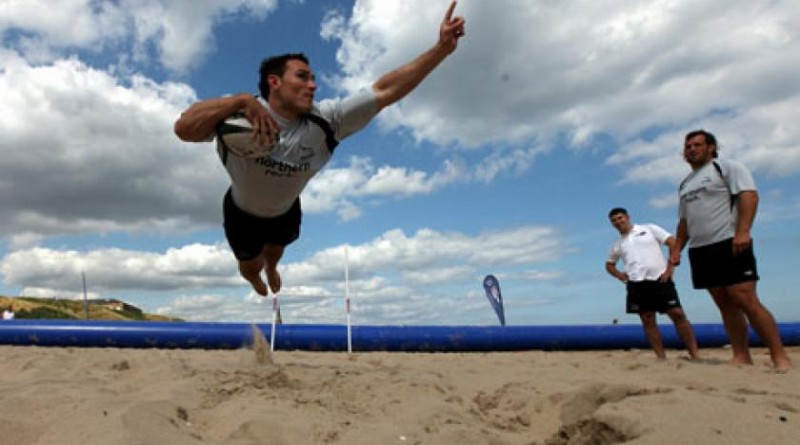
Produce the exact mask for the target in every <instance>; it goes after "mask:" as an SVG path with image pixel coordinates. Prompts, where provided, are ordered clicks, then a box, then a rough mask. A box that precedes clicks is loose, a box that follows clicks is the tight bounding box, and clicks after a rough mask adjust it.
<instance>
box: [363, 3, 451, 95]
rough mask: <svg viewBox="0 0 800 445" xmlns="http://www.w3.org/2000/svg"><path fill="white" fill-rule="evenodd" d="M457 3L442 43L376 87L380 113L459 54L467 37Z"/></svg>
mask: <svg viewBox="0 0 800 445" xmlns="http://www.w3.org/2000/svg"><path fill="white" fill-rule="evenodd" d="M455 7H456V1H455V0H453V2H452V3H450V7H449V8H448V9H447V13H446V14H445V16H444V19H443V20H442V24H441V26H440V27H439V41H438V42H436V44H435V45H434V46H433V47H432V48H431V49H429V50H428V51H425V52H424V53H422V54H420V55H419V56H418V57H417V58H416V59H414V60H412V61H411V62H409V63H407V64H405V65H403V66H401V67H400V68H397V69H396V70H394V71H390V72H388V73H386V74H384V75H383V76H382V77H381V78H380V79H378V81H377V82H375V83H374V84H373V85H372V89H373V91H375V99H376V102H377V105H378V111H380V110H382V109H383V108H385V107H387V106H389V105H391V104H393V103H395V102H397V101H398V100H400V99H402V98H403V97H405V96H406V95H407V94H408V93H410V92H411V91H413V90H414V88H416V87H417V85H419V84H420V82H422V80H423V79H425V77H427V76H428V74H430V73H431V71H433V70H434V68H436V67H437V66H438V65H439V63H441V62H442V60H444V59H445V58H446V57H447V56H448V55H450V54H451V53H452V52H453V51H455V49H456V47H457V46H458V39H460V38H461V37H462V36H464V25H465V23H466V21H465V20H464V18H463V17H453V10H454V9H455Z"/></svg>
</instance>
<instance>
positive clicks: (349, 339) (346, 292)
mask: <svg viewBox="0 0 800 445" xmlns="http://www.w3.org/2000/svg"><path fill="white" fill-rule="evenodd" d="M344 302H345V310H346V311H347V353H348V354H352V353H353V330H352V327H351V324H350V259H349V257H348V255H347V246H344Z"/></svg>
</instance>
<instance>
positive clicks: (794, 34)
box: [323, 0, 800, 182]
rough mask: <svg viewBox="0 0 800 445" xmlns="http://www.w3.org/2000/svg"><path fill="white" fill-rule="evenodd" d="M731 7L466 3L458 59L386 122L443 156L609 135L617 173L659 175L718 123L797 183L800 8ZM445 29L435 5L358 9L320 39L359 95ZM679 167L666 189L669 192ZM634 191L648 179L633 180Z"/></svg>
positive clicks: (331, 20)
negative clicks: (439, 148) (622, 169)
mask: <svg viewBox="0 0 800 445" xmlns="http://www.w3.org/2000/svg"><path fill="white" fill-rule="evenodd" d="M729 6H730V5H729V4H728V3H726V2H724V1H722V0H709V1H703V2H689V3H675V2H671V1H666V0H664V1H649V2H645V3H631V2H626V1H614V2H603V3H596V4H592V5H588V4H586V3H584V2H569V1H562V2H538V3H535V4H530V3H528V4H525V5H522V4H520V3H519V2H515V1H513V0H500V1H498V2H462V3H460V4H459V5H458V8H457V13H458V14H462V15H464V16H466V17H467V19H468V22H467V36H466V37H465V38H464V39H463V40H462V42H461V44H460V47H459V49H458V51H457V52H456V53H455V54H454V55H453V56H452V57H451V58H450V59H448V60H446V61H445V62H444V63H443V64H442V66H441V67H439V68H438V69H437V71H436V72H434V73H433V74H432V75H431V76H430V78H428V79H426V81H425V82H424V84H423V85H421V87H420V88H419V90H418V92H417V94H413V95H411V96H409V97H407V98H406V99H404V100H403V101H402V103H401V104H400V105H399V106H396V107H392V108H390V109H387V110H386V112H385V113H382V116H381V120H382V124H383V125H384V126H385V127H386V128H388V129H398V128H407V129H409V130H410V131H411V132H412V133H413V135H414V136H415V137H416V138H417V139H418V140H429V141H433V142H434V143H436V144H439V145H448V144H450V143H453V142H457V143H458V144H459V145H461V146H464V147H484V146H495V145H503V146H506V147H508V148H505V150H515V149H516V148H514V146H515V143H516V144H517V145H518V144H524V143H525V141H532V140H536V141H539V143H540V144H542V146H543V147H549V146H550V145H552V144H553V143H554V142H562V141H563V140H566V141H567V142H568V145H569V146H572V147H574V148H583V147H590V146H591V145H592V143H593V141H594V140H595V138H597V137H600V136H608V137H611V138H612V139H613V140H615V141H617V142H618V143H619V144H621V145H623V151H624V150H625V149H626V147H627V148H628V149H629V151H630V153H628V157H627V158H625V159H622V158H619V157H613V158H612V159H611V160H610V162H612V163H614V162H620V163H621V165H622V166H627V165H628V163H629V162H633V163H634V165H642V166H643V167H642V168H644V169H650V170H652V171H659V172H662V171H664V170H662V169H660V168H659V167H660V166H659V165H658V164H661V163H664V162H665V161H667V160H669V161H670V162H672V161H674V160H675V156H674V152H672V151H670V148H674V147H678V146H679V144H680V142H681V141H680V135H679V134H678V133H680V132H683V131H685V130H686V129H687V128H690V127H695V126H706V127H712V125H713V128H715V129H719V132H720V133H725V134H730V135H732V136H731V138H734V139H735V138H736V136H733V135H741V137H742V139H743V140H742V141H741V144H736V146H738V147H741V151H742V152H744V151H745V150H744V149H749V148H758V147H763V148H762V149H761V150H756V151H749V150H748V151H747V158H748V161H754V163H755V166H756V168H759V169H763V170H768V171H771V172H775V173H778V174H789V173H796V172H798V171H800V162H798V160H797V157H798V155H797V153H800V130H798V129H797V128H796V126H791V125H790V124H788V123H789V122H795V121H797V120H798V118H800V116H799V115H798V113H800V112H799V111H798V110H800V107H799V106H798V105H800V84H798V83H797V82H796V81H794V80H793V79H796V78H799V77H800V39H799V38H798V37H800V31H799V30H798V28H797V27H796V26H794V23H796V22H797V21H798V20H800V5H796V4H794V3H788V2H773V3H763V2H747V3H741V4H737V5H736V7H735V8H731V7H729ZM410 16H413V17H414V20H413V21H412V20H408V17H410ZM440 20H441V11H440V10H439V9H437V8H434V7H432V6H431V5H430V3H429V2H398V3H390V4H386V2H383V1H380V0H362V1H358V2H357V3H356V5H355V7H354V9H353V11H352V14H351V15H350V16H349V17H348V16H345V15H343V14H338V15H337V14H331V15H329V16H328V20H327V22H326V23H325V26H323V31H324V32H323V35H324V36H326V37H327V38H329V39H331V40H335V41H338V42H339V43H340V48H339V51H338V53H337V59H338V60H339V62H340V63H341V66H342V71H343V74H342V75H341V78H339V79H337V80H338V81H339V84H340V85H341V86H342V88H343V89H345V90H347V91H353V90H355V89H357V88H359V87H361V86H363V85H365V84H369V82H371V80H373V79H375V78H377V77H378V76H379V75H380V74H381V73H383V72H385V71H388V70H389V69H391V68H393V67H396V66H398V65H400V64H402V63H404V62H405V61H407V60H409V59H410V58H412V57H413V56H414V55H415V54H416V53H417V52H419V51H421V50H423V49H426V48H427V47H429V46H430V45H431V44H432V43H433V42H434V39H435V37H436V35H435V33H434V31H433V30H435V29H436V28H437V26H438V23H439V21H440ZM412 23H413V24H412ZM420 30H431V31H430V32H429V33H428V34H426V33H425V32H421V31H420ZM653 132H654V133H655V134H657V135H658V134H661V133H662V132H663V133H664V134H665V135H668V136H669V138H668V141H667V140H665V141H659V142H663V143H664V144H663V145H662V144H658V148H659V150H658V151H656V150H652V148H655V147H653V146H652V144H650V142H652V141H650V140H649V139H645V138H642V137H641V135H642V134H643V133H649V134H652V133H653ZM564 136H566V139H564ZM676 136H677V138H676ZM498 141H502V144H497V142H498ZM737 151H738V150H737ZM779 153H780V154H781V155H785V156H788V159H787V158H784V157H783V156H776V155H777V154H779ZM677 164H678V165H677V166H675V167H672V168H669V169H667V170H666V172H667V173H666V174H664V175H660V176H659V177H658V178H659V179H660V180H664V181H666V180H670V181H674V179H675V178H676V177H678V176H680V175H681V170H680V169H681V167H682V166H681V165H680V162H679V161H678V162H677ZM627 179H629V180H631V181H634V182H636V181H641V180H649V181H652V180H653V179H652V176H649V175H640V174H639V173H638V172H635V171H634V172H632V173H630V175H629V176H628V178H627Z"/></svg>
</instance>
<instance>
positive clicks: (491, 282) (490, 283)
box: [483, 275, 506, 326]
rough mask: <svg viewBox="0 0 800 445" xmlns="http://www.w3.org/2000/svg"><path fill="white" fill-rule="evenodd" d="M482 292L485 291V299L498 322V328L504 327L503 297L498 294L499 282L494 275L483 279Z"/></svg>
mask: <svg viewBox="0 0 800 445" xmlns="http://www.w3.org/2000/svg"><path fill="white" fill-rule="evenodd" d="M483 290H485V291H486V298H488V299H489V303H491V304H492V307H493V308H494V311H495V313H497V319H498V320H500V326H505V325H506V314H505V312H504V311H503V295H502V294H501V293H500V282H499V281H497V278H496V277H495V276H494V275H486V278H484V279H483Z"/></svg>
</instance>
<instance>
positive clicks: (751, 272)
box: [689, 238, 758, 289]
mask: <svg viewBox="0 0 800 445" xmlns="http://www.w3.org/2000/svg"><path fill="white" fill-rule="evenodd" d="M689 264H691V267H692V285H693V286H694V288H695V289H709V288H712V287H719V286H730V285H732V284H739V283H745V282H747V281H758V270H757V269H756V257H755V255H754V254H753V245H752V244H751V245H750V247H749V248H747V249H746V250H745V251H744V252H742V253H740V254H739V255H736V256H734V255H733V238H729V239H726V240H725V241H720V242H718V243H714V244H709V245H707V246H701V247H692V248H691V249H689Z"/></svg>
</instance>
